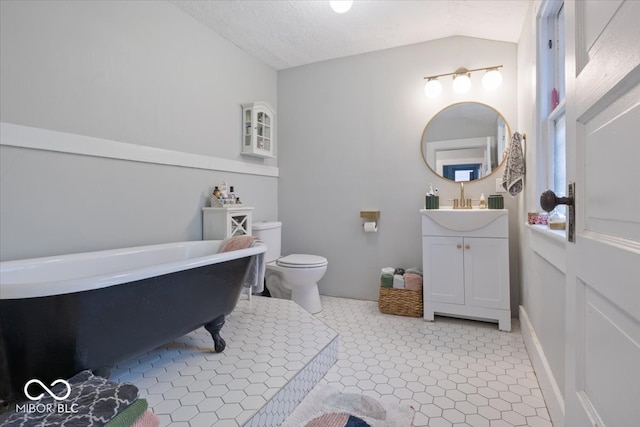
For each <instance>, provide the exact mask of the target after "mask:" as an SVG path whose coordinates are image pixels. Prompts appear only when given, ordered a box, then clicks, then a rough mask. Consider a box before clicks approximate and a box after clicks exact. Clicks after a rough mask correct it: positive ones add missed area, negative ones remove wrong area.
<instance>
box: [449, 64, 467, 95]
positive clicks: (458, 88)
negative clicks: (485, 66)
mask: <svg viewBox="0 0 640 427" xmlns="http://www.w3.org/2000/svg"><path fill="white" fill-rule="evenodd" d="M470 76H471V73H469V70H467V69H466V68H458V69H457V70H456V74H454V75H453V86H452V87H453V91H454V92H455V93H467V92H469V89H471V77H470Z"/></svg>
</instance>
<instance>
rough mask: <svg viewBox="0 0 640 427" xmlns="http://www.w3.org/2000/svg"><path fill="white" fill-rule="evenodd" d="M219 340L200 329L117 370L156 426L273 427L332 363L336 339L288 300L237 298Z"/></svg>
mask: <svg viewBox="0 0 640 427" xmlns="http://www.w3.org/2000/svg"><path fill="white" fill-rule="evenodd" d="M220 335H221V336H222V337H223V338H224V339H225V340H226V342H227V348H226V349H225V350H224V352H222V353H213V352H212V349H213V340H212V339H211V335H209V333H208V332H207V331H206V330H205V329H204V328H199V329H197V330H195V331H193V332H191V333H189V334H187V335H185V336H183V337H180V338H178V339H176V340H174V341H172V342H170V343H168V344H166V345H164V346H162V347H159V348H157V349H155V350H152V351H149V352H147V353H146V354H145V355H143V356H142V357H139V358H136V359H131V360H129V361H126V362H124V363H121V364H120V365H118V366H117V367H116V368H115V369H114V370H113V371H112V373H111V379H113V380H115V381H120V382H129V383H132V384H135V385H136V386H137V387H138V388H139V389H140V396H141V397H144V398H146V399H147V401H148V402H149V407H150V408H151V410H152V411H153V412H154V413H155V414H156V415H157V416H158V418H160V425H161V426H163V427H164V426H170V427H211V426H216V427H227V426H230V427H238V426H248V427H249V426H250V427H269V426H274V427H277V426H278V425H280V424H281V423H282V422H283V421H284V419H285V418H286V416H287V415H289V414H290V413H291V412H293V410H294V409H295V407H296V406H297V405H298V403H300V401H301V400H302V399H303V398H304V396H306V395H307V394H308V393H309V391H311V389H312V388H313V386H314V385H315V384H316V383H317V382H318V381H319V380H320V378H322V376H323V375H324V374H325V373H326V372H327V371H328V369H329V368H330V367H331V366H332V365H333V364H334V363H335V361H336V359H337V356H338V334H337V333H336V332H335V331H334V330H332V329H331V328H330V327H328V326H327V325H326V324H325V323H323V322H322V321H320V320H318V319H317V318H315V317H314V316H312V315H311V314H309V313H308V312H306V311H305V310H304V309H303V308H301V307H299V306H298V305H297V304H295V303H294V302H292V301H288V300H278V299H275V298H263V297H253V298H252V300H251V301H247V300H246V299H244V298H243V299H241V300H240V301H239V302H238V305H237V306H236V308H235V310H234V311H233V313H231V315H230V316H228V317H227V319H226V324H225V325H224V327H223V328H222V331H221V333H220Z"/></svg>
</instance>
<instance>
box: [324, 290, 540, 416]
mask: <svg viewBox="0 0 640 427" xmlns="http://www.w3.org/2000/svg"><path fill="white" fill-rule="evenodd" d="M322 304H323V311H322V312H321V313H320V314H318V315H317V317H318V318H319V319H322V320H324V321H325V322H326V323H327V324H328V325H329V326H331V327H332V328H334V329H335V330H336V331H338V333H339V334H340V351H339V354H338V361H337V362H336V364H335V365H334V366H333V367H332V368H331V369H330V370H329V372H328V373H327V375H325V377H324V378H323V379H322V380H321V382H322V383H326V384H330V385H333V386H334V387H336V388H338V389H341V390H342V391H343V392H350V393H363V394H366V395H369V396H372V397H375V398H379V399H381V400H383V399H388V400H390V401H395V402H398V403H401V404H407V405H411V406H413V407H414V408H415V409H416V417H415V419H414V425H415V426H416V427H417V426H429V427H440V426H446V427H452V426H453V427H467V426H472V427H506V426H531V427H538V426H547V427H549V426H551V421H550V420H549V414H548V412H547V409H546V406H545V403H544V400H543V398H542V394H541V392H540V388H539V385H538V381H537V379H536V376H535V373H534V372H533V368H532V367H531V362H530V360H529V356H528V355H527V352H526V349H525V346H524V343H523V340H522V336H521V335H520V330H519V324H518V322H517V321H516V322H513V323H514V325H513V330H512V332H502V331H499V330H498V328H497V324H492V323H485V322H475V321H470V320H461V319H453V318H446V317H436V321H435V322H425V321H424V320H423V319H422V318H411V317H402V316H393V315H387V314H381V313H380V312H379V311H378V306H377V303H376V302H370V301H356V300H348V299H342V298H330V297H322Z"/></svg>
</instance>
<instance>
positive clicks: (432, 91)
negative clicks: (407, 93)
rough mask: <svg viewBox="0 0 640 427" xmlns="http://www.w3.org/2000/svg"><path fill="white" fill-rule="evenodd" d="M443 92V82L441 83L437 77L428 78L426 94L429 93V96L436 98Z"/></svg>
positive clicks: (425, 88)
mask: <svg viewBox="0 0 640 427" xmlns="http://www.w3.org/2000/svg"><path fill="white" fill-rule="evenodd" d="M441 93H442V83H440V81H439V80H438V78H437V77H434V78H431V79H429V80H427V83H426V84H425V85H424V94H425V95H427V96H428V97H429V98H435V97H436V96H438V95H440V94H441Z"/></svg>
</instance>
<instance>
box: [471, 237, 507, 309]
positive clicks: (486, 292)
mask: <svg viewBox="0 0 640 427" xmlns="http://www.w3.org/2000/svg"><path fill="white" fill-rule="evenodd" d="M508 263H509V244H508V241H507V239H492V238H474V237H465V238H464V275H465V295H466V303H467V304H468V305H471V306H475V307H486V308H497V309H508V308H509V277H508V274H509V267H508Z"/></svg>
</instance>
